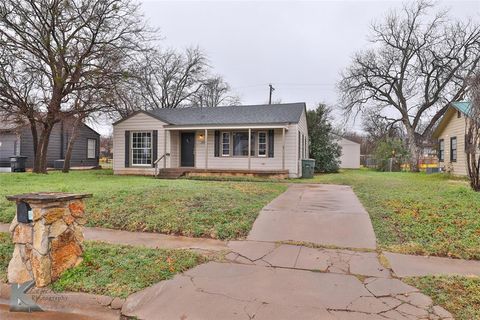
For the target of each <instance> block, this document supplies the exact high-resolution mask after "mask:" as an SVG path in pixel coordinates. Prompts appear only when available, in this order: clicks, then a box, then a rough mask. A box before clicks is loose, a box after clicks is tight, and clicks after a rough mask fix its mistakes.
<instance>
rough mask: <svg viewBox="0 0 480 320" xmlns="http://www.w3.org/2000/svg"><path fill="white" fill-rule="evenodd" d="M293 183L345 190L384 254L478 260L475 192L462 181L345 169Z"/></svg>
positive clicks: (479, 221) (479, 205)
mask: <svg viewBox="0 0 480 320" xmlns="http://www.w3.org/2000/svg"><path fill="white" fill-rule="evenodd" d="M298 182H315V183H334V184H346V185H351V186H352V187H353V189H354V191H355V193H356V194H357V196H358V197H359V198H360V200H361V202H362V203H363V205H364V206H365V207H366V209H367V211H368V212H369V214H370V216H371V218H372V223H373V227H374V229H375V233H376V236H377V239H378V241H379V244H380V246H381V247H382V249H384V250H390V251H394V252H400V253H409V254H424V255H437V256H449V257H455V258H465V259H477V260H478V259H480V193H477V192H474V191H472V190H471V189H470V188H469V186H468V182H467V181H466V180H464V179H460V178H453V177H449V176H448V175H444V174H432V175H427V174H425V173H409V172H396V173H384V172H376V171H371V170H345V171H343V172H341V173H338V174H325V175H317V176H316V177H315V178H314V179H305V180H303V179H302V180H299V181H298Z"/></svg>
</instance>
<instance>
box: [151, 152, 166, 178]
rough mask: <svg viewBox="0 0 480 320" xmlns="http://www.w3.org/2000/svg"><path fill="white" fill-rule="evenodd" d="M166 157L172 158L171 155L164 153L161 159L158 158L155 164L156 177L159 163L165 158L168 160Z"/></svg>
mask: <svg viewBox="0 0 480 320" xmlns="http://www.w3.org/2000/svg"><path fill="white" fill-rule="evenodd" d="M166 157H170V153H168V152H167V153H164V154H162V156H161V157H160V158H158V159H157V160H155V161H154V162H153V165H154V166H155V177H156V176H157V174H158V163H159V162H160V161H161V160H162V159H163V158H166Z"/></svg>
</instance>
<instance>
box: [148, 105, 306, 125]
mask: <svg viewBox="0 0 480 320" xmlns="http://www.w3.org/2000/svg"><path fill="white" fill-rule="evenodd" d="M304 109H305V103H304V102H300V103H284V104H272V105H249V106H229V107H218V108H178V109H156V110H151V111H147V112H148V113H150V114H152V115H153V116H154V117H157V118H159V119H161V120H163V121H165V122H168V123H169V124H173V125H213V124H216V125H221V124H246V123H248V124H265V123H298V122H299V121H300V117H301V115H302V112H303V110H304Z"/></svg>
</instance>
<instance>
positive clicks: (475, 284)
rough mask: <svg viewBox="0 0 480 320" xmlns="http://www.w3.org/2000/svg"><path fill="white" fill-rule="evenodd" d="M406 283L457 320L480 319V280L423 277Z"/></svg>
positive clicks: (407, 280) (408, 280)
mask: <svg viewBox="0 0 480 320" xmlns="http://www.w3.org/2000/svg"><path fill="white" fill-rule="evenodd" d="M405 281H406V282H407V283H409V284H411V285H413V286H415V287H417V288H418V289H420V290H421V291H422V292H423V293H425V294H426V295H428V296H430V297H431V298H432V299H433V301H434V302H435V304H438V305H441V306H443V307H444V308H445V309H447V310H448V311H450V312H451V313H452V315H453V316H454V317H455V319H458V320H473V319H480V278H467V277H421V278H408V279H405Z"/></svg>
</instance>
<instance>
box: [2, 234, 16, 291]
mask: <svg viewBox="0 0 480 320" xmlns="http://www.w3.org/2000/svg"><path fill="white" fill-rule="evenodd" d="M12 254H13V243H12V241H11V239H10V234H9V233H4V232H0V282H4V283H6V282H7V267H8V263H9V262H10V259H11V258H12Z"/></svg>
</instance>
